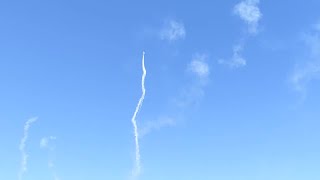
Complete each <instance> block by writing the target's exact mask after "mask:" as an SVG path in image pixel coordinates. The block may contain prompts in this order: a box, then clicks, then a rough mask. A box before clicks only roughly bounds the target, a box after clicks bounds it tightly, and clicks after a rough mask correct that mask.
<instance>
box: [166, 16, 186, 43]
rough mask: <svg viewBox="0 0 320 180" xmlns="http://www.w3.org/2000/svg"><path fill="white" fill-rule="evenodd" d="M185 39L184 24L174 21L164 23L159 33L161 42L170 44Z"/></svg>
mask: <svg viewBox="0 0 320 180" xmlns="http://www.w3.org/2000/svg"><path fill="white" fill-rule="evenodd" d="M185 37H186V30H185V28H184V24H183V23H181V22H178V21H175V20H170V21H169V22H166V23H165V26H164V27H163V29H162V30H161V32H160V38H161V39H162V40H168V41H170V42H172V41H176V40H179V39H184V38H185Z"/></svg>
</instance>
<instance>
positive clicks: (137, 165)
mask: <svg viewBox="0 0 320 180" xmlns="http://www.w3.org/2000/svg"><path fill="white" fill-rule="evenodd" d="M144 54H145V52H143V53H142V70H143V74H142V79H141V88H142V95H141V97H140V99H139V102H138V104H137V107H136V110H135V111H134V114H133V116H132V119H131V122H132V124H133V128H134V139H135V145H136V161H135V169H134V171H133V176H134V177H138V176H139V175H140V171H141V164H140V147H139V133H138V126H137V121H136V116H137V114H138V112H139V110H140V108H141V106H142V103H143V100H144V97H145V94H146V89H145V87H144V81H145V78H146V75H147V71H146V68H145V66H144Z"/></svg>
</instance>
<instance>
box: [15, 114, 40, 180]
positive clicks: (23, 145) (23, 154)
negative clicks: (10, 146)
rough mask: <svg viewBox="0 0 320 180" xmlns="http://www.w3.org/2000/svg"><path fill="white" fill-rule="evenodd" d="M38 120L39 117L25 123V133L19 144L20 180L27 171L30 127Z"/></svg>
mask: <svg viewBox="0 0 320 180" xmlns="http://www.w3.org/2000/svg"><path fill="white" fill-rule="evenodd" d="M36 120H37V118H31V119H29V120H28V121H27V122H26V123H25V125H24V129H23V130H24V134H23V137H22V139H21V142H20V145H19V150H20V153H21V164H20V171H19V173H18V180H22V177H23V174H24V173H26V172H27V164H28V154H27V152H26V142H27V140H28V136H29V128H30V126H31V124H32V123H34V122H36Z"/></svg>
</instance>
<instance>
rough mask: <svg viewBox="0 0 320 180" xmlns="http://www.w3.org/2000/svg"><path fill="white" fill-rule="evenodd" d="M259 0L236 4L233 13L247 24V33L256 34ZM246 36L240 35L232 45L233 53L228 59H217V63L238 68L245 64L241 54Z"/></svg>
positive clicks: (246, 0) (260, 16) (247, 0)
mask: <svg viewBox="0 0 320 180" xmlns="http://www.w3.org/2000/svg"><path fill="white" fill-rule="evenodd" d="M259 3H260V1H259V0H243V1H241V2H239V3H238V4H236V5H235V6H234V8H233V13H234V14H235V15H237V16H239V17H240V19H241V20H243V21H244V22H245V23H246V24H247V25H248V30H247V32H248V35H251V36H254V35H257V34H258V27H259V21H260V20H261V18H262V13H261V11H260V8H259V6H258V5H259ZM247 38H248V37H247V36H246V35H244V36H243V37H241V41H240V43H238V44H236V45H234V46H233V55H232V57H231V58H230V59H219V60H218V63H219V64H224V65H227V66H229V67H230V68H233V69H234V68H240V67H244V66H246V65H247V60H246V59H245V58H244V57H243V56H242V52H243V50H244V46H245V44H246V43H245V42H246V40H247Z"/></svg>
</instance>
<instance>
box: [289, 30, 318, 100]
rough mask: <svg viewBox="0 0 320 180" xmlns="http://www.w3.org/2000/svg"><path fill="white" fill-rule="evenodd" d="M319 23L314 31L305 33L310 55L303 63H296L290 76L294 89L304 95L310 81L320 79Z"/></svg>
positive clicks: (305, 42)
mask: <svg viewBox="0 0 320 180" xmlns="http://www.w3.org/2000/svg"><path fill="white" fill-rule="evenodd" d="M317 25H318V24H317ZM317 25H315V26H314V30H313V31H311V32H309V33H306V34H304V36H303V42H304V44H305V48H306V51H307V52H308V55H307V57H305V58H306V60H304V61H303V63H302V64H296V66H295V69H294V72H293V73H292V74H291V77H290V82H291V83H292V85H293V87H294V89H295V90H297V91H299V92H300V93H302V94H303V95H304V96H305V95H306V88H307V85H308V84H309V83H310V81H312V80H316V79H320V29H318V28H317Z"/></svg>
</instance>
